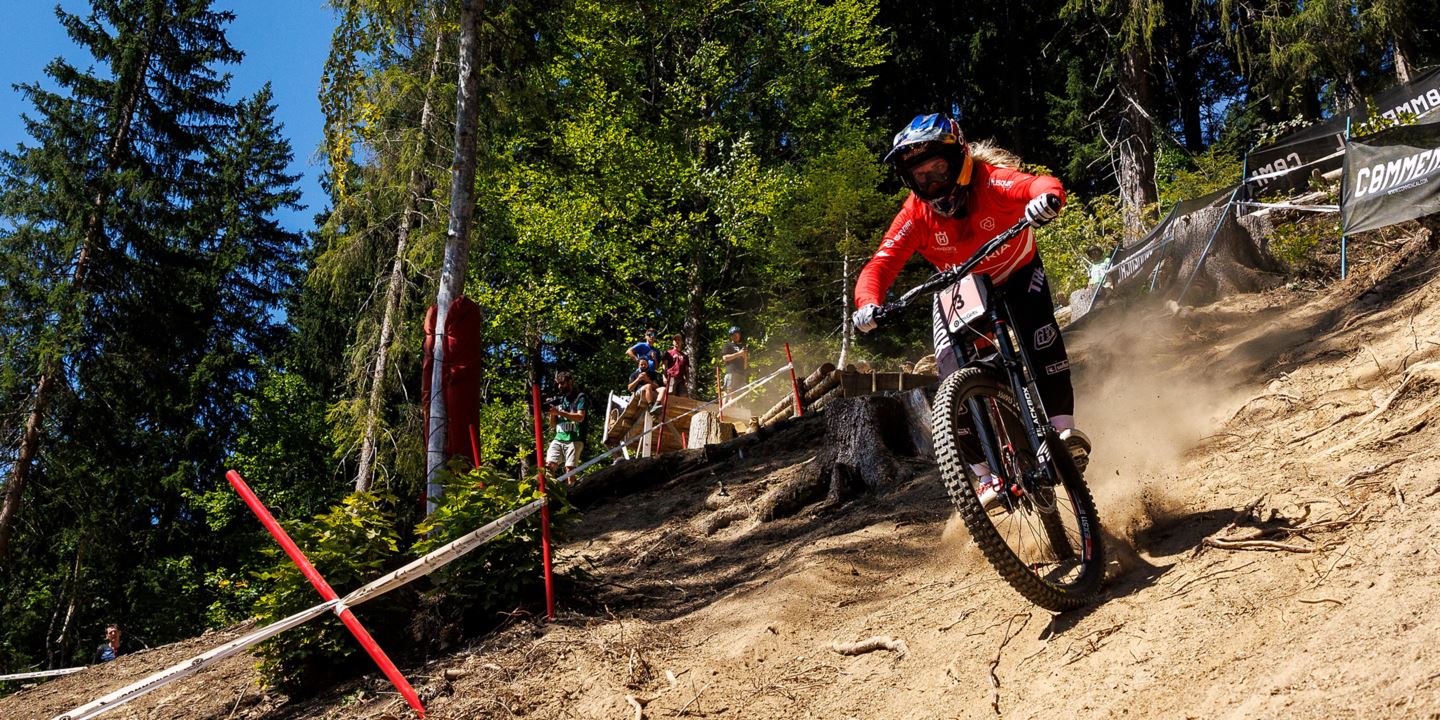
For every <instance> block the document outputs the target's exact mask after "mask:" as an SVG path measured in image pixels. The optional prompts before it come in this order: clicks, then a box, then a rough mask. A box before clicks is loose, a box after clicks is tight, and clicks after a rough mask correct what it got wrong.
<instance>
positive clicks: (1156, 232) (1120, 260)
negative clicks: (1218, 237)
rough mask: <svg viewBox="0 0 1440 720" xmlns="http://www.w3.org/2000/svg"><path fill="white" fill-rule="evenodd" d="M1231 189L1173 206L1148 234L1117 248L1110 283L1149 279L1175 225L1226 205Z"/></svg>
mask: <svg viewBox="0 0 1440 720" xmlns="http://www.w3.org/2000/svg"><path fill="white" fill-rule="evenodd" d="M1235 188H1236V186H1234V185H1231V186H1230V187H1227V188H1224V189H1222V190H1216V191H1215V192H1213V193H1210V194H1209V195H1206V196H1204V197H1198V198H1195V199H1194V200H1185V201H1183V202H1178V203H1175V207H1173V208H1171V209H1170V212H1169V214H1167V215H1166V216H1165V218H1164V219H1163V220H1161V221H1160V224H1159V225H1156V226H1155V229H1153V230H1151V231H1150V233H1149V234H1148V235H1146V236H1145V237H1143V238H1141V239H1140V241H1139V242H1136V243H1134V244H1132V245H1130V246H1129V247H1123V248H1120V252H1118V253H1116V254H1115V262H1114V264H1113V265H1112V266H1111V267H1110V270H1109V271H1108V272H1107V273H1106V274H1107V275H1108V276H1109V277H1110V279H1111V282H1113V283H1114V284H1115V287H1117V288H1118V287H1120V286H1122V285H1125V284H1128V282H1129V281H1130V280H1132V279H1134V278H1144V277H1147V276H1149V274H1150V273H1151V272H1154V270H1155V268H1156V267H1157V266H1158V265H1159V264H1160V260H1161V259H1163V258H1164V257H1165V253H1164V252H1162V250H1164V249H1165V247H1166V246H1167V245H1169V244H1170V242H1171V241H1172V240H1174V239H1175V233H1174V228H1175V227H1176V225H1177V224H1179V223H1182V222H1185V221H1186V218H1188V217H1189V216H1190V215H1191V214H1193V213H1195V212H1196V211H1198V210H1203V209H1205V208H1208V207H1214V206H1215V205H1216V204H1218V203H1222V202H1228V201H1229V200H1230V197H1231V196H1232V195H1234V194H1235Z"/></svg>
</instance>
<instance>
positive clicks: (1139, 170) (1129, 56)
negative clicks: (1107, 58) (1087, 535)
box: [1117, 43, 1158, 244]
mask: <svg viewBox="0 0 1440 720" xmlns="http://www.w3.org/2000/svg"><path fill="white" fill-rule="evenodd" d="M1121 65H1122V70H1123V72H1122V73H1121V75H1122V83H1123V85H1122V87H1121V88H1120V94H1121V95H1122V98H1123V101H1124V103H1125V106H1124V108H1123V109H1122V110H1121V112H1120V118H1121V123H1120V137H1119V146H1120V147H1119V155H1120V165H1119V168H1118V169H1117V174H1118V175H1119V179H1120V202H1121V206H1122V209H1123V214H1124V222H1125V239H1126V242H1127V244H1128V243H1130V242H1134V241H1135V240H1138V239H1139V238H1141V237H1143V236H1144V235H1145V232H1146V230H1148V229H1149V226H1150V225H1151V224H1153V218H1152V217H1151V216H1152V215H1153V211H1154V206H1155V203H1156V201H1157V199H1158V193H1157V191H1156V189H1155V127H1154V124H1153V123H1152V122H1151V120H1150V115H1149V107H1150V75H1149V68H1150V54H1149V52H1147V51H1146V50H1145V49H1144V48H1143V47H1140V46H1139V44H1138V43H1137V44H1136V46H1134V47H1131V48H1130V49H1128V50H1126V51H1125V57H1124V58H1123V59H1122V60H1121Z"/></svg>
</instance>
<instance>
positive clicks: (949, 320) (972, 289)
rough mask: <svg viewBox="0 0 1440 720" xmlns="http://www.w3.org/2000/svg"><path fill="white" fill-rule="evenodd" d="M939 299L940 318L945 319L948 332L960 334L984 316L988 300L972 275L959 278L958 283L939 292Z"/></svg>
mask: <svg viewBox="0 0 1440 720" xmlns="http://www.w3.org/2000/svg"><path fill="white" fill-rule="evenodd" d="M939 297H940V312H941V317H944V318H945V324H946V326H947V327H949V329H950V332H960V329H961V328H963V327H965V326H966V325H968V324H970V323H971V322H972V321H974V320H975V319H976V318H978V317H980V316H982V315H984V314H985V303H986V301H987V300H988V298H986V297H985V292H984V291H983V290H982V289H981V287H980V283H978V282H975V276H974V275H966V276H965V277H963V278H960V282H957V283H955V284H954V285H951V286H950V287H947V288H945V289H944V290H941V291H940V296H939Z"/></svg>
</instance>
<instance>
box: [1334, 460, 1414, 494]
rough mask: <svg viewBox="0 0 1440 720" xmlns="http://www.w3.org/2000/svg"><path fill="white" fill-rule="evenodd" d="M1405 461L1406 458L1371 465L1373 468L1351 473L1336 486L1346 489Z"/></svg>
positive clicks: (1364, 468)
mask: <svg viewBox="0 0 1440 720" xmlns="http://www.w3.org/2000/svg"><path fill="white" fill-rule="evenodd" d="M1405 460H1406V458H1395V459H1394V460H1391V461H1390V462H1385V463H1380V464H1379V465H1371V466H1369V467H1363V468H1360V469H1359V470H1357V471H1356V472H1353V473H1350V474H1349V475H1346V476H1345V477H1344V478H1343V479H1341V480H1340V481H1338V482H1336V483H1335V484H1336V485H1338V486H1340V487H1346V486H1348V485H1349V484H1350V483H1353V482H1355V481H1356V480H1361V479H1363V478H1367V477H1370V476H1371V475H1377V474H1379V473H1380V471H1381V470H1384V469H1385V468H1388V467H1390V466H1391V465H1398V464H1400V463H1402V462H1405Z"/></svg>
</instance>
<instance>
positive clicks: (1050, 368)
mask: <svg viewBox="0 0 1440 720" xmlns="http://www.w3.org/2000/svg"><path fill="white" fill-rule="evenodd" d="M1069 369H1070V361H1069V360H1068V359H1066V360H1061V361H1060V362H1057V363H1050V364H1049V365H1046V366H1045V374H1046V375H1057V374H1059V373H1062V372H1065V371H1066V370H1069Z"/></svg>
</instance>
